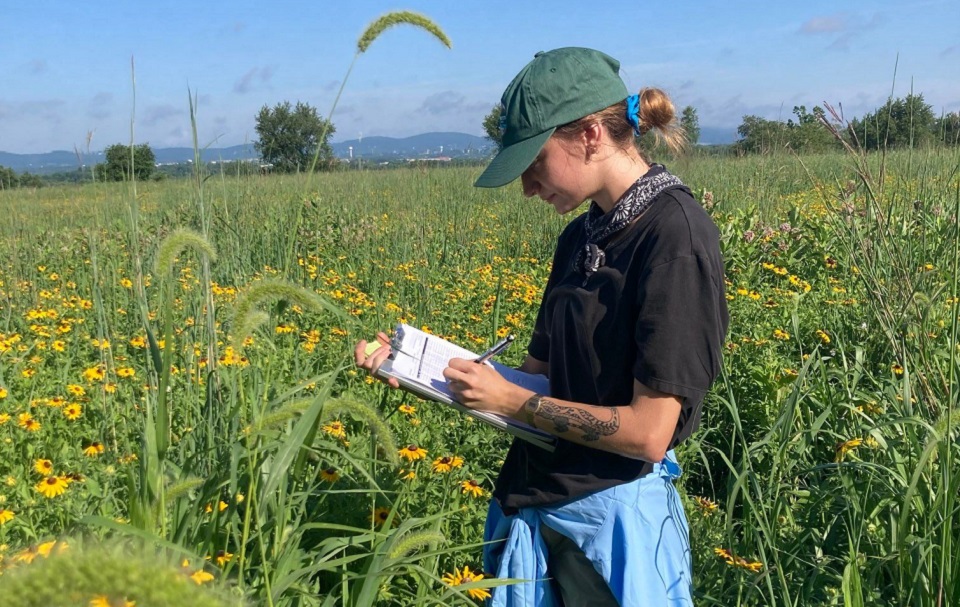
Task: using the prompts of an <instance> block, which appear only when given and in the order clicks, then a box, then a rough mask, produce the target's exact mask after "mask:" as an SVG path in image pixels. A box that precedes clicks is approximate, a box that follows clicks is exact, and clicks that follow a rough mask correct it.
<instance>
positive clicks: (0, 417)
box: [0, 413, 10, 426]
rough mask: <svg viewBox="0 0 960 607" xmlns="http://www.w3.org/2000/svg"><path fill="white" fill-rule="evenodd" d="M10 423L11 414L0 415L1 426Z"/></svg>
mask: <svg viewBox="0 0 960 607" xmlns="http://www.w3.org/2000/svg"><path fill="white" fill-rule="evenodd" d="M9 421H10V414H9V413H0V426H2V425H4V424H5V423H7V422H9Z"/></svg>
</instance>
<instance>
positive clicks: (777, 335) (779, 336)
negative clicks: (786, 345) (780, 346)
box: [773, 329, 790, 341]
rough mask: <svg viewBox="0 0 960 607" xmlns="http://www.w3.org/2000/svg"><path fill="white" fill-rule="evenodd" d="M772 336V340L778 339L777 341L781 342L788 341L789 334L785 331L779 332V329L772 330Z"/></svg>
mask: <svg viewBox="0 0 960 607" xmlns="http://www.w3.org/2000/svg"><path fill="white" fill-rule="evenodd" d="M773 336H774V338H776V339H779V340H782V341H788V340H789V339H790V334H789V333H787V332H786V331H783V330H781V329H774V330H773Z"/></svg>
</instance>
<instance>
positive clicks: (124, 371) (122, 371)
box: [117, 367, 137, 379]
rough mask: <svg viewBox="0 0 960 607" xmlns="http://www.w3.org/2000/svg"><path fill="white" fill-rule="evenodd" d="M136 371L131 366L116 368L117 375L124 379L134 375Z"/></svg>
mask: <svg viewBox="0 0 960 607" xmlns="http://www.w3.org/2000/svg"><path fill="white" fill-rule="evenodd" d="M136 374H137V372H136V370H135V369H133V368H132V367H120V368H119V369H117V377H122V378H124V379H127V378H130V377H134V376H136Z"/></svg>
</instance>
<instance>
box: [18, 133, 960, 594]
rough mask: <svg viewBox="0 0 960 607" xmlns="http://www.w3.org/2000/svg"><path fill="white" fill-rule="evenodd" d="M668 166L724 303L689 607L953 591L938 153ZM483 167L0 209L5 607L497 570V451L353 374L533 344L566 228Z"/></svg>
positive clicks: (947, 187) (79, 191)
mask: <svg viewBox="0 0 960 607" xmlns="http://www.w3.org/2000/svg"><path fill="white" fill-rule="evenodd" d="M669 165H670V168H671V169H672V170H673V171H674V172H675V173H677V174H678V175H680V176H681V177H682V178H683V179H684V181H685V182H686V183H688V184H690V186H691V188H692V189H693V190H694V192H695V194H696V195H697V197H698V199H699V200H700V201H701V203H702V204H703V205H704V207H705V208H707V209H708V210H709V212H710V213H711V215H712V216H713V218H714V220H715V221H716V223H717V225H718V227H719V228H720V231H721V234H722V246H723V252H724V256H725V260H726V271H727V298H728V300H729V302H728V303H729V306H730V312H731V330H730V334H729V336H728V341H727V343H726V351H725V361H724V369H723V374H722V376H721V377H720V379H719V380H718V382H717V384H716V385H715V388H714V390H713V391H712V392H711V394H710V395H709V397H708V399H707V402H706V404H705V413H704V419H703V423H702V426H701V429H700V430H699V432H697V433H696V434H695V435H694V437H693V439H692V440H691V441H689V442H688V443H686V444H685V445H683V447H682V448H681V450H680V461H681V464H682V466H683V467H684V475H683V477H682V479H681V481H680V485H681V488H682V493H683V495H684V500H685V503H686V506H687V515H688V517H689V519H690V522H691V542H692V552H693V559H694V569H695V574H696V580H695V585H696V590H697V594H698V596H699V599H698V603H699V604H702V605H863V604H870V605H890V606H894V605H930V606H940V605H951V604H956V603H957V602H958V601H960V581H958V579H960V577H958V575H957V574H958V568H960V564H958V559H957V558H956V551H957V545H958V540H960V537H958V531H957V529H958V528H960V525H958V520H957V519H958V512H957V508H958V503H957V493H958V488H960V472H958V467H957V463H956V458H957V456H958V454H960V453H958V447H960V443H958V428H957V423H956V420H957V416H958V414H960V411H958V409H957V392H958V381H957V371H958V367H957V363H958V342H957V332H958V331H957V320H958V310H957V306H958V302H960V299H958V294H960V293H958V285H957V267H958V263H960V255H958V242H960V241H958V234H957V215H958V210H960V178H958V166H960V156H958V153H957V151H956V149H955V148H954V149H952V150H940V149H931V150H927V151H922V152H919V151H909V150H907V151H902V152H897V153H891V154H886V155H880V154H876V155H869V156H864V155H860V154H858V153H856V152H848V153H844V154H842V153H830V154H824V155H806V156H795V155H789V154H780V155H776V154H773V155H757V156H748V157H743V158H735V157H726V158H722V157H696V156H690V157H687V158H681V159H677V160H674V161H672V162H670V163H669ZM478 171H479V169H476V168H451V169H406V170H397V171H389V172H365V171H358V172H343V173H325V174H317V175H313V176H306V175H276V176H245V175H236V174H223V173H220V174H209V175H203V174H201V175H197V178H195V179H193V180H182V181H179V180H167V181H163V182H149V183H131V182H126V183H118V184H106V183H93V184H86V185H83V186H66V187H47V188H43V189H33V190H31V189H20V190H7V191H3V192H0V209H2V212H3V214H4V219H5V220H4V221H3V222H2V224H0V260H2V262H0V264H2V265H0V301H2V304H0V572H2V575H0V589H2V591H0V604H11V605H12V604H17V605H25V604H44V605H47V604H50V605H53V604H84V602H85V601H87V602H89V604H91V605H96V604H124V603H123V601H127V600H129V601H136V602H137V604H174V603H176V601H178V600H179V601H183V600H185V599H183V598H179V599H176V598H173V597H174V596H179V597H182V596H184V595H182V594H176V593H182V592H188V591H192V592H194V593H195V592H202V599H203V600H204V601H208V602H209V604H234V603H237V602H239V601H246V602H247V603H249V604H264V605H372V604H384V605H451V604H476V602H477V600H478V599H481V598H483V597H484V596H486V594H487V593H488V591H489V588H490V587H491V585H494V584H498V583H503V582H502V581H496V580H491V579H490V578H489V577H484V576H483V574H482V572H481V571H480V562H479V555H480V544H479V543H480V540H481V537H482V525H483V519H484V515H485V508H486V502H487V498H488V497H489V491H490V489H491V488H492V480H493V478H494V477H495V474H496V471H497V468H498V466H499V464H500V462H501V461H502V458H503V457H504V454H505V451H506V447H507V445H508V440H507V438H506V437H505V436H502V435H498V434H497V433H495V432H494V431H493V430H491V429H489V428H486V427H479V426H477V425H476V424H473V423H471V422H470V420H468V419H465V418H463V417H461V416H460V415H459V414H457V413H456V412H454V411H452V410H448V409H446V408H444V407H442V406H440V405H436V404H431V403H427V402H422V401H419V400H417V399H416V398H414V397H412V396H409V395H407V394H405V393H403V392H399V391H392V390H388V389H386V388H385V387H383V386H382V385H380V384H379V383H374V382H372V381H371V380H370V379H369V378H367V377H365V376H363V375H362V374H358V373H357V372H356V371H355V370H354V369H353V368H352V366H351V351H352V347H353V344H354V343H356V342H357V341H358V340H360V339H363V338H368V337H369V336H370V335H372V334H373V332H374V331H375V330H377V329H384V328H390V327H392V326H393V325H394V324H396V323H397V322H407V323H410V324H414V325H416V326H419V327H423V328H425V329H427V330H430V331H433V332H435V333H437V334H441V335H443V336H445V337H447V338H449V339H452V340H455V341H457V342H459V343H461V344H463V345H465V346H467V347H469V348H474V349H482V348H483V347H484V346H485V345H487V344H489V343H490V342H491V341H493V340H495V339H496V338H497V337H498V336H500V335H503V334H505V333H506V332H514V333H516V334H517V335H518V336H519V341H520V343H523V342H524V341H525V339H526V338H528V337H529V334H530V331H531V330H532V324H533V319H534V316H535V314H536V309H537V306H538V304H539V296H540V293H541V291H542V289H543V286H544V284H545V281H546V277H547V274H548V272H549V267H550V259H551V254H552V250H553V246H554V241H555V238H556V236H557V235H558V233H559V232H560V230H561V229H562V228H563V226H564V225H565V224H566V222H567V221H569V219H570V218H564V217H559V216H557V215H555V214H554V213H553V211H552V209H550V208H549V207H548V206H547V205H542V204H540V203H539V202H538V201H536V200H528V199H524V198H523V197H522V196H521V194H520V191H519V188H516V187H511V188H507V189H503V190H497V191H484V190H475V189H474V188H472V186H471V183H472V181H473V179H474V178H475V176H476V174H477V173H478ZM522 355H523V352H522V348H517V349H515V350H513V351H509V352H508V354H506V355H505V361H506V362H512V363H519V362H520V360H521V358H522ZM103 542H106V543H107V545H106V546H104V544H103ZM144 554H146V556H144ZM111 555H113V556H112V557H111ZM145 558H147V559H150V560H149V562H151V563H153V564H154V567H153V568H152V569H151V570H150V571H148V572H143V575H141V576H137V575H134V574H131V573H130V563H137V562H143V559H145ZM137 559H141V560H139V561H138V560H137ZM158 563H160V564H161V566H158V565H157V564H158ZM162 564H166V565H167V567H163V566H162ZM112 572H117V573H116V574H115V575H114V574H113V573H112ZM171 572H172V573H171ZM158 576H159V577H158ZM162 576H172V577H168V578H163V577H162ZM154 578H156V579H154ZM161 578H162V579H163V580H166V581H164V582H162V583H161V582H158V581H157V580H158V579H161ZM46 579H58V580H74V582H75V583H73V584H72V586H71V587H72V588H73V593H74V594H73V595H72V596H66V595H65V594H64V591H63V589H62V588H63V586H62V585H61V586H58V585H56V584H45V583H43V582H42V581H41V580H46ZM170 580H175V581H177V580H179V581H184V582H185V584H184V585H183V586H182V587H181V586H179V585H177V583H175V582H174V581H170ZM191 588H193V590H191ZM210 589H215V591H211V590H210ZM164 592H165V593H166V594H164ZM44 593H46V594H44ZM151 593H152V594H151ZM164 597H166V598H164ZM151 599H152V600H153V601H154V602H149V601H150V600H151ZM161 599H163V600H168V601H169V602H168V603H162V602H161V603H157V602H156V601H159V600H161ZM191 600H193V599H191ZM200 600H201V599H196V601H197V602H196V604H201V603H200ZM31 601H33V602H31ZM96 601H103V602H99V603H98V602H96ZM118 601H119V602H118Z"/></svg>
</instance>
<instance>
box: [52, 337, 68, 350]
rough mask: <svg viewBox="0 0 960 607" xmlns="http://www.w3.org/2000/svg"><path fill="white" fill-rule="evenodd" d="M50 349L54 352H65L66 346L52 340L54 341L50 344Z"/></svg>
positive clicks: (59, 341) (61, 342)
mask: <svg viewBox="0 0 960 607" xmlns="http://www.w3.org/2000/svg"><path fill="white" fill-rule="evenodd" d="M50 347H51V348H53V349H54V350H55V351H57V352H65V351H66V349H67V344H65V343H64V342H63V341H61V340H59V339H57V340H54V341H53V342H52V343H51V344H50Z"/></svg>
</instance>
